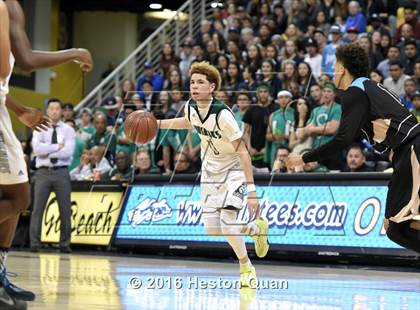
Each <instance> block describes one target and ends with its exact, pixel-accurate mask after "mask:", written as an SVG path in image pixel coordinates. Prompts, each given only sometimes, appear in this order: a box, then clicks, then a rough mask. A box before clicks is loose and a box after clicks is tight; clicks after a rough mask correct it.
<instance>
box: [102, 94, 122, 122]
mask: <svg viewBox="0 0 420 310" xmlns="http://www.w3.org/2000/svg"><path fill="white" fill-rule="evenodd" d="M101 107H102V108H104V109H105V110H106V112H107V113H106V118H107V125H108V126H111V127H113V126H114V125H115V121H116V120H117V117H118V112H119V111H118V102H117V99H116V98H115V97H107V98H105V99H104V100H103V101H102V104H101Z"/></svg>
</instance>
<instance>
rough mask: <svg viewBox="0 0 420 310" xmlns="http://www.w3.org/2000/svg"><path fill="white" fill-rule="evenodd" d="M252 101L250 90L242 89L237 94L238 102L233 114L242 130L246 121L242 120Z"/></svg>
mask: <svg viewBox="0 0 420 310" xmlns="http://www.w3.org/2000/svg"><path fill="white" fill-rule="evenodd" d="M251 102H252V101H251V97H250V95H249V92H244V91H242V92H239V93H238V94H237V95H236V103H235V105H234V108H235V109H236V112H235V113H233V114H234V116H235V119H236V122H237V123H238V126H239V128H240V129H241V130H242V132H243V131H244V122H243V121H242V119H243V117H244V115H245V113H246V111H247V110H248V109H249V106H250V104H251Z"/></svg>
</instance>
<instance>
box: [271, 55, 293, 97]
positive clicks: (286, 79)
mask: <svg viewBox="0 0 420 310" xmlns="http://www.w3.org/2000/svg"><path fill="white" fill-rule="evenodd" d="M281 67H282V72H281V74H280V76H281V78H280V80H281V83H282V84H281V85H282V88H283V89H286V90H289V91H290V84H291V83H293V82H297V70H296V63H295V62H294V61H293V60H285V61H283V62H282V65H281ZM276 95H277V94H275V95H274V96H276Z"/></svg>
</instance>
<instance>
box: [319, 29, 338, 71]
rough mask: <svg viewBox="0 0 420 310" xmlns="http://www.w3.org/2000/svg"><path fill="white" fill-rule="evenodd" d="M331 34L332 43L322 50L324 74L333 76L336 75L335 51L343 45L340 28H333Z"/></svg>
mask: <svg viewBox="0 0 420 310" xmlns="http://www.w3.org/2000/svg"><path fill="white" fill-rule="evenodd" d="M330 34H331V39H332V41H331V43H329V44H327V46H325V47H324V49H323V50H322V73H325V74H328V75H329V76H332V75H333V73H334V64H335V50H336V49H337V47H338V46H339V45H340V44H341V35H342V33H341V30H340V26H338V25H333V26H331V29H330Z"/></svg>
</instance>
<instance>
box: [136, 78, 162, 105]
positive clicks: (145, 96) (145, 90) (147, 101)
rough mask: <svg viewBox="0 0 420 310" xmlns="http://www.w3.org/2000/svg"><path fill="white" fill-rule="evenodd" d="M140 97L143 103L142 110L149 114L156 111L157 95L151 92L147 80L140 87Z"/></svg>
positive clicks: (150, 84)
mask: <svg viewBox="0 0 420 310" xmlns="http://www.w3.org/2000/svg"><path fill="white" fill-rule="evenodd" d="M141 89H142V95H140V99H141V100H142V101H143V102H144V108H143V109H144V110H145V111H148V112H151V111H154V110H156V103H157V97H158V93H157V92H155V91H154V90H153V86H152V83H151V82H150V81H148V80H145V81H144V82H143V84H142V86H141Z"/></svg>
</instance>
